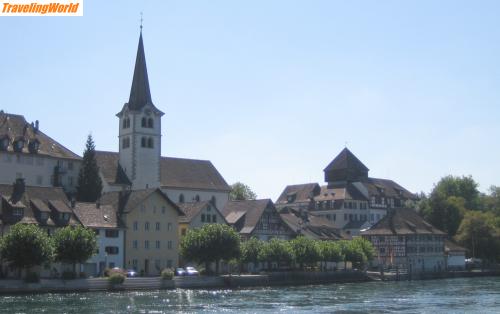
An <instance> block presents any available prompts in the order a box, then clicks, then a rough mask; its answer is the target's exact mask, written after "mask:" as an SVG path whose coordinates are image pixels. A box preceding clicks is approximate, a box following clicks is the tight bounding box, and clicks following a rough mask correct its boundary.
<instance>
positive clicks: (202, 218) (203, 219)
mask: <svg viewBox="0 0 500 314" xmlns="http://www.w3.org/2000/svg"><path fill="white" fill-rule="evenodd" d="M201 222H205V214H201Z"/></svg>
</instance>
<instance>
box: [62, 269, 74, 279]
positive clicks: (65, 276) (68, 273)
mask: <svg viewBox="0 0 500 314" xmlns="http://www.w3.org/2000/svg"><path fill="white" fill-rule="evenodd" d="M61 278H62V279H64V280H73V279H75V278H76V273H75V272H74V271H70V270H65V271H63V273H62V276H61Z"/></svg>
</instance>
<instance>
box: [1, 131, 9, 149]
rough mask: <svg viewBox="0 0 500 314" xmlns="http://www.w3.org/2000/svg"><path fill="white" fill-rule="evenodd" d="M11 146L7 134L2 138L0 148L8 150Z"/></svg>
mask: <svg viewBox="0 0 500 314" xmlns="http://www.w3.org/2000/svg"><path fill="white" fill-rule="evenodd" d="M8 147H9V137H8V136H7V135H6V136H4V137H3V138H1V139H0V150H2V151H6V150H7V148H8Z"/></svg>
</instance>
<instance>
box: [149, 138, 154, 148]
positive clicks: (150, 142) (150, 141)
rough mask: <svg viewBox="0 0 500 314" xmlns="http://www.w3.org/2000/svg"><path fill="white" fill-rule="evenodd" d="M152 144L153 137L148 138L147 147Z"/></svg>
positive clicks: (150, 146) (151, 146)
mask: <svg viewBox="0 0 500 314" xmlns="http://www.w3.org/2000/svg"><path fill="white" fill-rule="evenodd" d="M153 144H154V142H153V138H152V137H150V138H148V148H153V147H154V145H153Z"/></svg>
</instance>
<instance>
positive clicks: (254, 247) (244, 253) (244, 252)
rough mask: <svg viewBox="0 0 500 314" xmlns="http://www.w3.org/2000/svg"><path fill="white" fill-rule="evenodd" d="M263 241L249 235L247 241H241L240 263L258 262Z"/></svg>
mask: <svg viewBox="0 0 500 314" xmlns="http://www.w3.org/2000/svg"><path fill="white" fill-rule="evenodd" d="M263 245H264V243H263V242H262V241H261V240H259V239H257V238H255V237H251V238H250V239H248V240H247V241H244V242H242V243H241V262H242V263H253V264H254V265H256V264H257V263H258V262H259V254H260V251H261V250H262V247H263Z"/></svg>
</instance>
